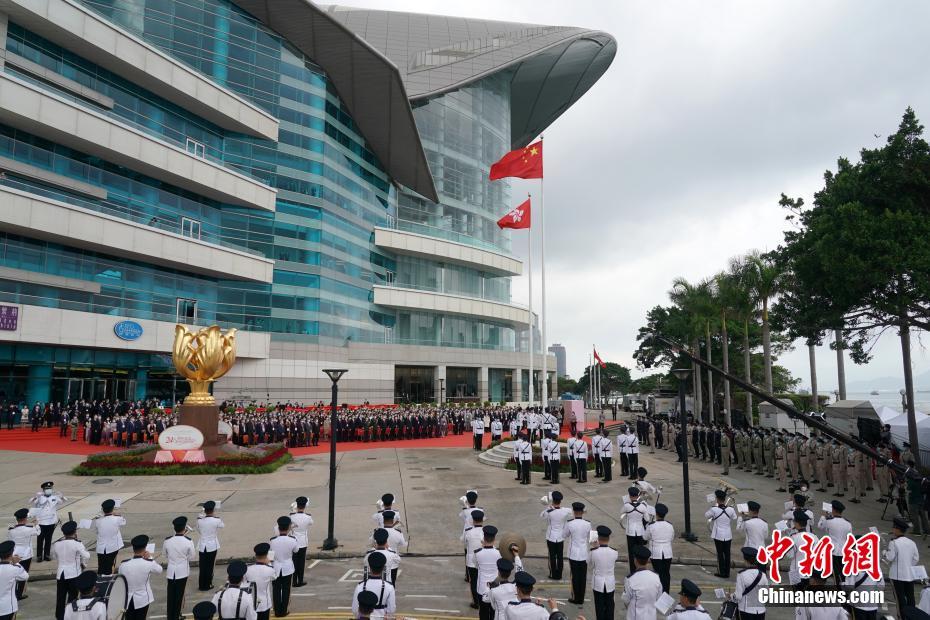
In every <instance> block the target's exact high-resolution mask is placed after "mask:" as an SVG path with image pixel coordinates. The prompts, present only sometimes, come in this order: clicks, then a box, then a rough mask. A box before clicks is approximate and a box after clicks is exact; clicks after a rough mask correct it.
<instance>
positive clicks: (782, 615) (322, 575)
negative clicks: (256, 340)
mask: <svg viewBox="0 0 930 620" xmlns="http://www.w3.org/2000/svg"><path fill="white" fill-rule="evenodd" d="M462 565H463V564H462V562H461V559H460V558H405V559H404V560H403V564H402V565H401V574H400V576H399V577H398V580H397V581H398V599H397V600H398V612H399V615H403V616H407V617H410V618H417V619H418V620H425V619H429V618H477V612H476V611H475V610H473V609H471V608H469V606H468V604H469V602H470V599H469V594H468V585H467V584H466V583H464V581H463V580H462V576H463V569H462V568H461V567H462ZM526 567H527V569H528V570H529V571H530V572H531V573H534V574H535V575H545V574H546V572H545V571H546V568H545V560H544V559H542V558H528V559H527V562H526ZM625 572H626V566H625V564H618V565H617V574H618V576H619V575H623V574H625ZM711 573H712V569H704V568H702V567H699V566H681V565H674V566H673V567H672V576H673V577H674V578H675V579H682V578H688V579H691V580H692V581H694V582H695V583H697V584H698V586H699V587H700V588H701V589H702V590H703V591H704V593H705V595H704V596H703V597H702V604H703V605H704V606H705V608H706V609H707V610H708V612H709V613H710V615H711V616H712V617H714V618H716V617H717V614H718V613H719V612H720V603H719V602H718V601H716V600H715V599H714V594H713V590H714V588H719V587H724V586H725V585H726V584H724V582H723V580H721V579H718V578H716V577H714V576H713V575H712V574H711ZM360 574H361V571H360V560H359V559H342V560H315V561H313V562H311V564H310V570H309V571H308V573H307V580H308V582H309V585H308V586H307V587H304V588H298V589H295V590H293V594H292V598H291V607H290V610H291V614H290V615H289V616H288V617H289V618H295V619H299V620H303V619H304V618H331V617H332V618H347V617H349V616H350V612H349V611H348V609H349V607H350V605H351V599H352V592H353V589H354V588H355V584H356V583H357V582H358V579H359V576H360ZM618 581H619V580H618ZM192 582H193V583H194V584H196V571H194V574H193V575H192ZM188 583H191V581H189V582H188ZM673 585H674V584H673ZM618 587H622V586H621V585H620V584H618ZM568 589H569V586H568V581H567V574H566V579H565V580H563V581H561V582H551V581H547V580H542V582H541V583H540V584H539V585H538V586H537V589H536V592H534V595H538V596H542V597H550V596H551V597H554V598H555V599H556V600H557V601H559V602H560V603H561V606H562V609H563V610H564V611H566V612H569V617H574V615H573V614H576V613H579V612H581V613H584V614H585V616H586V617H587V618H589V619H590V618H593V617H594V606H593V602H592V597H591V593H590V592H588V594H587V596H586V599H587V600H586V602H585V605H584V606H583V608H581V609H579V608H578V606H576V605H571V604H567V603H566V599H567V598H568ZM29 594H30V597H29V598H28V599H27V600H25V601H22V608H21V611H20V613H19V615H18V616H17V618H18V620H48V618H49V616H50V613H49V611H50V609H49V607H48V605H49V604H53V601H54V595H55V585H54V582H51V581H43V582H38V583H35V584H30V586H29ZM192 594H193V595H194V596H193V597H192V596H191V595H192ZM888 597H889V598H888V600H889V601H890V598H891V595H890V594H889V595H888ZM155 598H156V602H155V603H154V607H153V608H152V609H151V610H150V612H149V616H148V617H149V618H150V619H152V618H154V619H156V620H157V619H159V618H164V617H165V615H164V614H165V608H164V604H165V592H164V580H157V582H156V587H155ZM207 598H209V596H205V595H204V594H202V593H200V592H196V591H195V592H189V593H188V597H187V600H186V604H185V610H186V611H189V610H190V608H191V607H192V606H193V604H194V603H196V602H198V601H201V600H204V599H207ZM889 607H890V609H891V613H894V605H893V604H889ZM624 615H625V610H624V608H623V606H622V605H621V604H620V595H619V593H618V594H617V616H618V617H623V616H624ZM766 617H767V618H772V619H774V620H791V619H792V618H794V609H793V608H792V609H770V610H769V611H768V613H767V614H766Z"/></svg>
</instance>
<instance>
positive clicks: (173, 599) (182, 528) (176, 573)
mask: <svg viewBox="0 0 930 620" xmlns="http://www.w3.org/2000/svg"><path fill="white" fill-rule="evenodd" d="M171 526H172V527H173V528H174V536H169V537H168V538H166V539H165V542H164V550H165V556H166V557H167V559H168V572H167V575H166V577H167V578H168V597H167V598H168V620H180V618H181V606H182V605H183V603H184V590H186V589H187V578H188V577H190V574H191V565H190V563H191V561H193V559H194V543H193V542H192V541H191V539H190V537H188V536H187V534H186V532H187V517H185V516H180V517H176V518H175V519H174V520H173V521H172V522H171Z"/></svg>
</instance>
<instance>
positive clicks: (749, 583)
mask: <svg viewBox="0 0 930 620" xmlns="http://www.w3.org/2000/svg"><path fill="white" fill-rule="evenodd" d="M740 552H741V553H742V554H743V559H744V560H745V561H746V568H745V569H743V570H741V571H740V572H739V573H738V574H737V575H736V590H735V591H734V592H733V600H734V601H735V602H736V608H737V609H738V610H739V617H740V620H765V605H763V604H762V603H760V602H759V588H764V587H766V586H767V585H769V580H768V577H766V576H765V571H764V570H763V568H762V567H761V566H759V562H758V561H756V554H757V553H758V549H756V548H755V547H750V546H748V545H747V546H745V547H743V548H742V549H740Z"/></svg>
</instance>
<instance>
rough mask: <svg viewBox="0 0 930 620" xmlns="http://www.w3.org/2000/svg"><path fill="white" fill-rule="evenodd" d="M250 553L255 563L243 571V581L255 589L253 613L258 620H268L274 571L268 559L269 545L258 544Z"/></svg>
mask: <svg viewBox="0 0 930 620" xmlns="http://www.w3.org/2000/svg"><path fill="white" fill-rule="evenodd" d="M252 551H253V552H254V553H255V562H254V563H253V564H251V565H249V567H248V569H247V570H246V571H245V577H244V579H245V581H247V582H249V583H250V584H252V587H253V588H255V613H256V614H257V615H258V620H268V618H269V616H271V607H272V605H273V604H274V592H273V588H272V585H271V584H272V583H273V582H274V578H275V570H274V567H273V566H272V565H271V561H270V560H269V559H268V552H269V551H271V545H269V544H268V543H266V542H263V543H258V544H257V545H255V546H254V547H253V548H252Z"/></svg>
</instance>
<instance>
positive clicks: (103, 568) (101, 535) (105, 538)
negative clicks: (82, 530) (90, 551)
mask: <svg viewBox="0 0 930 620" xmlns="http://www.w3.org/2000/svg"><path fill="white" fill-rule="evenodd" d="M115 507H116V502H115V501H114V500H112V499H107V500H104V501H103V503H101V504H100V509H101V510H103V515H101V516H99V517H96V518H95V519H94V523H93V527H94V529H95V530H97V573H98V574H100V575H111V574H113V565H114V564H115V563H116V554H117V553H119V550H120V549H122V548H123V533H122V531H120V528H121V527H122V526H124V525H126V519H125V518H123V517H122V516H120V515H116V514H113V509H114V508H115Z"/></svg>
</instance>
